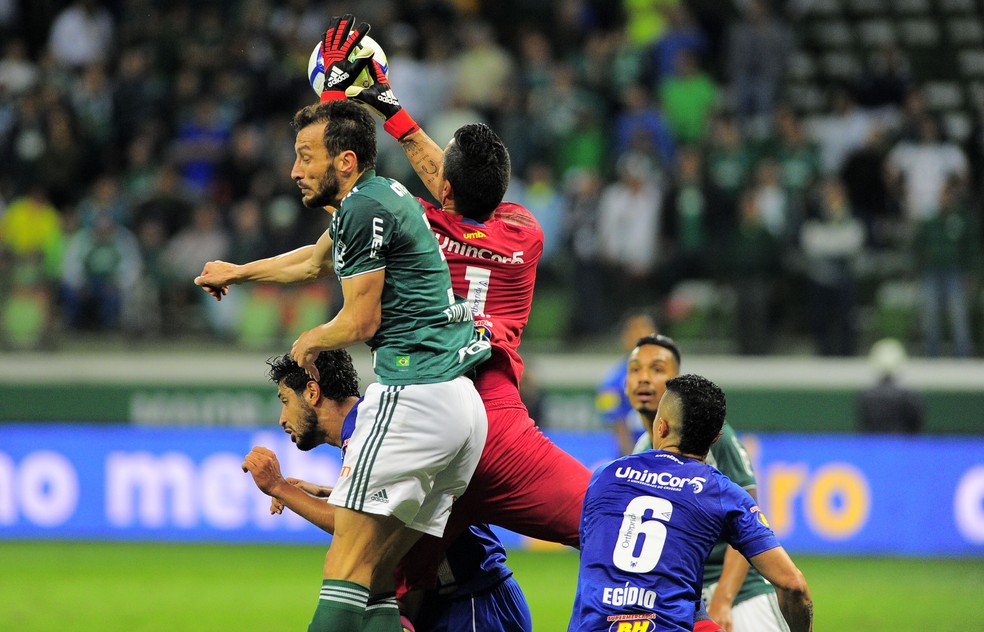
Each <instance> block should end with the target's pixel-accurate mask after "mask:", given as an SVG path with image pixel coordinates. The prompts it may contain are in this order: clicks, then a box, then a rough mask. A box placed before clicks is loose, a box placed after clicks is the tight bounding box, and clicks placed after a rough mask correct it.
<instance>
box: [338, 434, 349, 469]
mask: <svg viewBox="0 0 984 632" xmlns="http://www.w3.org/2000/svg"><path fill="white" fill-rule="evenodd" d="M345 447H346V448H347V447H348V442H346V443H345ZM351 475H352V468H351V466H348V465H343V466H342V470H341V471H340V472H339V473H338V478H345V477H346V476H351Z"/></svg>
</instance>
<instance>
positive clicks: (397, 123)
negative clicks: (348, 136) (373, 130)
mask: <svg viewBox="0 0 984 632" xmlns="http://www.w3.org/2000/svg"><path fill="white" fill-rule="evenodd" d="M322 99H324V97H322ZM383 129H384V130H386V133H387V134H389V135H390V136H392V137H393V138H395V139H396V140H400V139H402V138H403V137H404V136H406V135H407V134H412V133H414V132H416V131H417V130H419V129H420V126H419V125H417V121H415V120H413V119H412V118H410V115H409V114H407V111H406V110H404V109H402V108H401V109H400V110H399V111H397V113H396V114H394V115H393V116H391V117H389V118H388V119H386V122H385V123H383Z"/></svg>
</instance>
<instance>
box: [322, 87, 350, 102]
mask: <svg viewBox="0 0 984 632" xmlns="http://www.w3.org/2000/svg"><path fill="white" fill-rule="evenodd" d="M344 98H345V91H344V90H325V91H324V92H322V93H321V102H322V103H327V102H329V101H338V100H339V99H344Z"/></svg>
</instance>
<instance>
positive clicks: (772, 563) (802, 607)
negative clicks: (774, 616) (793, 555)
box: [748, 546, 813, 632]
mask: <svg viewBox="0 0 984 632" xmlns="http://www.w3.org/2000/svg"><path fill="white" fill-rule="evenodd" d="M748 561H749V562H751V563H752V566H754V567H755V568H756V569H757V570H758V572H760V573H762V576H763V577H765V578H766V579H767V580H769V581H770V582H772V585H773V586H774V587H775V589H776V597H778V599H779V609H780V610H781V611H782V616H783V617H784V618H785V619H786V623H788V624H789V630H790V632H811V631H812V630H813V599H812V598H811V597H810V589H809V587H808V586H807V585H806V578H805V577H803V573H801V572H800V570H799V569H798V568H796V565H795V564H794V563H793V560H792V559H790V557H789V554H788V553H786V549H784V548H782V547H781V546H779V547H776V548H774V549H769V550H768V551H764V552H762V553H759V554H758V555H753V556H752V557H750V558H749V560H748Z"/></svg>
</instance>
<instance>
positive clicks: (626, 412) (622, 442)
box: [595, 312, 656, 456]
mask: <svg viewBox="0 0 984 632" xmlns="http://www.w3.org/2000/svg"><path fill="white" fill-rule="evenodd" d="M655 330H656V323H654V322H653V317H652V316H650V315H649V314H647V313H645V312H635V313H632V314H629V315H628V316H626V317H625V319H624V321H623V323H622V328H621V334H620V341H621V343H622V348H623V349H624V352H625V353H629V352H630V351H632V349H633V348H634V347H635V344H636V340H638V339H639V338H642V337H643V336H648V335H649V334H650V333H652V332H653V331H655ZM625 361H626V358H624V357H623V358H622V359H620V360H619V361H618V362H617V363H616V364H615V365H614V366H613V367H612V368H611V369H610V370H609V371H608V373H606V374H605V377H604V379H602V381H601V383H600V384H599V385H598V389H597V391H596V393H595V410H596V411H597V413H598V416H599V417H601V421H602V422H603V423H604V424H605V425H606V426H610V427H611V429H612V433H613V434H614V435H615V441H616V442H617V443H618V450H619V455H621V456H625V455H626V454H632V447H633V445H634V444H635V442H636V441H637V440H638V439H639V437H641V436H643V435H644V434H645V433H646V429H645V428H643V426H642V424H641V423H639V415H637V414H636V412H635V409H634V408H632V403H631V402H630V401H629V399H628V397H626V395H625V375H626V362H625Z"/></svg>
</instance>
